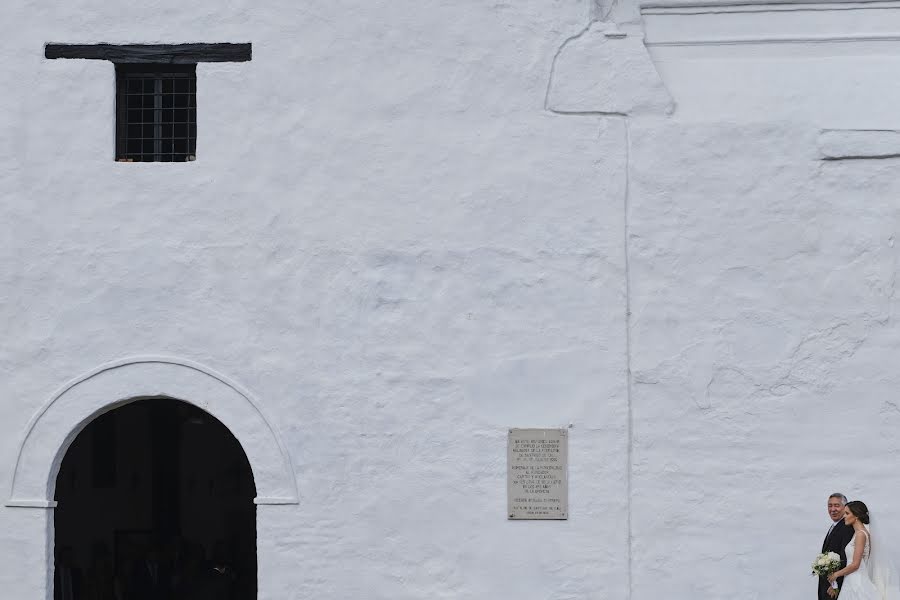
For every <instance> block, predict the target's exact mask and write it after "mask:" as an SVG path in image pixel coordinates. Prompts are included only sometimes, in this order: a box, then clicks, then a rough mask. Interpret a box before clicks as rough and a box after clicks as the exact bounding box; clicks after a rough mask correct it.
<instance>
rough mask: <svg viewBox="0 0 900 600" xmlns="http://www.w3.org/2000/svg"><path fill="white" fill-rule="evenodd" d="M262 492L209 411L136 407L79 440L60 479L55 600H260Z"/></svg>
mask: <svg viewBox="0 0 900 600" xmlns="http://www.w3.org/2000/svg"><path fill="white" fill-rule="evenodd" d="M255 496H256V487H255V485H254V481H253V473H252V471H251V469H250V464H249V462H248V461H247V456H246V454H245V453H244V451H243V449H242V448H241V445H240V443H239V442H238V441H237V439H235V437H234V436H233V435H232V434H231V432H230V431H229V430H228V429H227V428H226V427H225V426H224V425H223V424H222V423H221V422H220V421H218V420H217V419H216V418H214V417H213V416H212V415H210V414H209V413H207V412H205V411H203V410H201V409H199V408H197V407H195V406H193V405H191V404H188V403H186V402H180V401H178V400H173V399H170V398H148V399H144V400H138V401H135V402H132V403H130V404H127V405H125V406H122V407H120V408H117V409H115V410H112V411H110V412H108V413H105V414H103V415H101V416H100V417H98V418H97V419H95V420H94V421H92V422H91V423H90V424H89V425H88V426H87V427H85V429H84V430H83V431H82V432H81V433H80V434H78V437H76V438H75V440H74V441H73V442H72V445H71V446H70V447H69V450H68V451H67V452H66V455H65V457H64V458H63V461H62V465H61V467H60V470H59V474H58V475H57V479H56V501H57V502H58V505H57V507H56V510H55V515H54V518H55V549H56V565H55V572H54V599H55V600H205V599H207V598H209V599H213V598H215V599H216V600H254V599H255V598H256V506H255V505H254V504H253V499H254V497H255Z"/></svg>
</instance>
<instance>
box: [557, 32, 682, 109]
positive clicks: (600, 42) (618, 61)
mask: <svg viewBox="0 0 900 600" xmlns="http://www.w3.org/2000/svg"><path fill="white" fill-rule="evenodd" d="M546 108H547V110H550V111H552V112H556V113H564V114H599V115H632V114H641V113H651V114H654V113H655V114H667V113H670V112H671V111H672V110H673V109H674V103H673V101H672V97H671V96H670V95H669V93H668V91H666V88H665V86H664V85H663V82H662V79H661V78H660V76H659V74H658V73H657V72H656V69H655V67H654V66H653V62H652V61H651V60H650V56H649V55H648V54H647V49H646V48H645V47H644V44H643V40H642V34H641V32H640V31H639V30H638V31H634V30H632V31H626V30H620V29H618V28H617V27H616V26H615V24H613V23H607V22H602V21H595V22H593V23H591V24H590V25H589V26H588V27H586V28H585V29H584V30H582V31H581V32H580V33H578V34H577V35H574V36H572V37H570V38H569V39H567V40H566V41H565V42H564V43H563V44H562V46H560V49H559V51H558V52H557V54H556V57H555V58H554V60H553V68H552V71H551V74H550V83H549V85H548V87H547V98H546Z"/></svg>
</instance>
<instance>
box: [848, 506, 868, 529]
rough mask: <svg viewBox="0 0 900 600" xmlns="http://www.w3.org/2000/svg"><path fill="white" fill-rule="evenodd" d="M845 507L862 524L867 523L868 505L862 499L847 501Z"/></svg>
mask: <svg viewBox="0 0 900 600" xmlns="http://www.w3.org/2000/svg"><path fill="white" fill-rule="evenodd" d="M847 508H849V509H850V512H852V513H853V516H854V517H856V518H857V519H859V520H860V521H862V522H863V524H864V525H868V524H869V507H868V506H866V503H865V502H863V501H862V500H853V501H852V502H848V503H847Z"/></svg>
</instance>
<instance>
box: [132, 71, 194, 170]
mask: <svg viewBox="0 0 900 600" xmlns="http://www.w3.org/2000/svg"><path fill="white" fill-rule="evenodd" d="M196 152H197V65H195V64H191V65H171V64H166V65H160V64H117V65H116V160H117V161H122V162H185V161H191V160H194V158H195V157H196Z"/></svg>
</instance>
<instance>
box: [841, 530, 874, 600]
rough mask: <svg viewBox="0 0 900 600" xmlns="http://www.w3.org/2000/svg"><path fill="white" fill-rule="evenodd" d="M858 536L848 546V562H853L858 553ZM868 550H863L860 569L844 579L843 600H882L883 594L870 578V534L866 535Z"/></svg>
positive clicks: (842, 587)
mask: <svg viewBox="0 0 900 600" xmlns="http://www.w3.org/2000/svg"><path fill="white" fill-rule="evenodd" d="M856 537H857V536H856V535H854V536H853V538H852V539H851V540H850V543H849V544H847V549H846V551H845V553H846V554H847V562H848V563H849V562H850V561H852V560H853V556H854V553H855V552H856ZM864 540H865V544H866V548H865V550H863V555H862V562H861V563H860V564H859V568H858V569H857V570H856V571H854V572H853V573H850V574H849V575H846V576H845V577H844V585H842V586H841V593H840V596H841V600H882V597H881V593H880V592H879V591H878V588H876V587H875V584H874V583H872V580H871V579H870V578H869V550H870V547H871V545H870V544H869V532H868V531H866V535H865V538H864Z"/></svg>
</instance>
